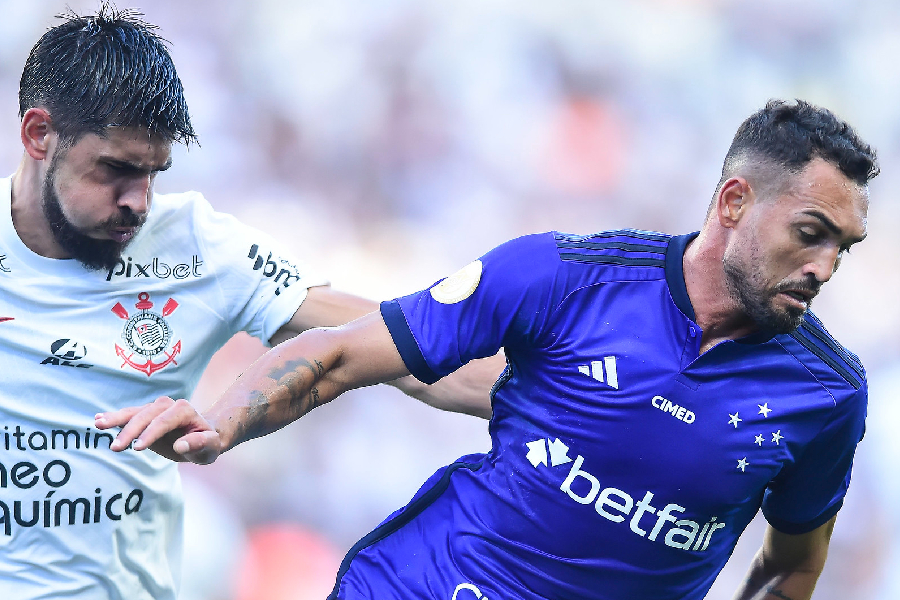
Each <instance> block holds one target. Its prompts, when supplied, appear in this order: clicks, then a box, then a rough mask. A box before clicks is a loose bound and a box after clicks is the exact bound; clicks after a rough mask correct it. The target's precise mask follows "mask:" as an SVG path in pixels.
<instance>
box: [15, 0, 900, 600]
mask: <svg viewBox="0 0 900 600" xmlns="http://www.w3.org/2000/svg"><path fill="white" fill-rule="evenodd" d="M96 5H97V4H96V2H95V1H93V0H92V1H80V0H71V1H70V2H68V3H66V2H63V1H58V0H29V1H28V2H23V1H22V0H0V139H2V140H4V143H3V144H2V145H0V170H3V172H4V174H7V173H11V172H13V170H14V169H15V167H16V165H17V164H18V160H19V157H20V155H21V146H20V145H19V143H18V119H17V100H16V91H17V86H18V79H19V76H20V74H21V69H22V65H23V63H24V60H25V57H26V55H27V52H28V50H29V49H30V47H31V45H32V44H33V43H34V41H35V40H36V39H37V38H38V36H39V35H40V34H41V33H42V32H43V31H44V30H45V29H46V28H47V27H49V26H51V25H52V24H53V23H54V19H53V18H52V16H53V15H54V14H57V13H59V12H62V11H63V10H65V8H66V6H71V7H72V8H74V9H75V10H77V11H81V12H85V11H93V10H94V9H95V8H96ZM119 6H120V7H127V6H133V4H130V3H127V2H124V1H121V2H119ZM141 8H142V10H143V12H144V13H145V14H146V15H147V18H148V20H150V21H152V22H154V23H157V24H158V25H160V27H161V32H162V35H163V36H164V37H166V38H167V39H168V40H170V41H171V42H172V54H173V57H174V59H175V62H176V65H177V67H178V70H179V74H180V76H181V78H182V81H183V82H184V85H185V89H186V94H187V98H188V102H189V104H190V106H191V110H192V115H193V120H194V124H195V126H196V128H197V130H198V132H199V134H200V139H201V144H202V145H201V146H200V147H192V148H191V149H190V150H189V151H185V150H184V149H183V148H178V149H176V150H175V156H174V158H175V168H173V169H172V170H171V171H170V172H167V173H166V174H165V175H164V176H163V177H161V178H160V180H159V182H158V184H157V189H158V190H159V191H164V192H165V191H183V190H187V189H197V190H200V191H202V192H203V193H204V194H205V195H206V197H207V198H208V199H209V200H210V201H211V202H212V203H213V205H214V206H216V207H217V208H218V209H220V210H223V211H227V212H231V213H233V214H235V215H237V216H238V217H239V218H241V219H242V220H243V221H245V222H247V223H249V224H252V225H254V226H256V227H259V228H261V229H263V230H266V231H268V232H270V233H271V234H272V235H274V236H275V237H277V238H278V239H280V240H281V241H282V242H283V243H285V244H286V245H288V246H289V247H291V248H292V249H293V251H294V252H295V254H296V255H297V256H298V257H300V258H301V259H302V260H304V261H306V262H308V263H311V264H313V265H314V266H315V267H316V268H317V269H318V270H319V271H321V272H323V273H325V274H326V275H328V276H329V277H330V278H331V280H332V282H333V284H334V285H335V287H337V288H340V289H343V290H347V291H351V292H355V293H357V294H361V295H365V296H368V297H371V298H374V299H384V298H389V297H393V296H396V295H402V294H404V293H408V292H411V291H414V290H417V289H420V288H422V287H425V286H427V285H429V284H431V283H432V282H433V281H435V280H437V279H439V278H441V277H443V276H445V275H447V274H449V273H451V272H452V271H454V270H456V269H457V268H458V267H460V266H462V265H464V264H466V263H468V262H469V261H470V260H472V259H473V258H474V257H476V256H478V255H480V254H481V253H483V252H484V251H486V250H488V249H489V248H491V247H493V246H494V245H496V244H498V243H500V242H502V241H504V240H506V239H508V238H511V237H514V236H517V235H521V234H525V233H529V232H534V231H543V230H547V229H558V230H563V231H569V232H574V233H590V232H593V231H597V230H601V229H609V228H619V227H635V228H641V229H651V230H663V231H667V232H672V233H682V232H687V231H691V230H694V229H697V228H698V227H699V225H700V223H701V220H702V218H703V215H704V213H705V210H706V207H707V204H708V202H709V200H710V197H711V193H712V190H713V187H714V186H715V183H716V181H717V179H718V175H719V169H720V166H721V159H722V157H723V155H724V153H725V150H726V149H727V147H728V144H729V142H730V139H731V135H732V134H733V132H734V130H735V129H736V127H737V125H738V124H739V123H740V121H741V120H742V119H743V118H744V117H746V116H747V115H748V114H750V113H751V112H752V111H754V110H756V109H757V108H759V107H760V106H762V105H763V104H764V103H765V101H766V100H767V99H768V98H770V97H783V98H794V97H800V98H804V99H807V100H810V101H812V102H815V103H818V104H822V105H825V106H827V107H829V108H831V109H833V110H834V111H836V112H837V113H838V114H840V115H841V116H843V117H845V118H846V119H848V120H849V121H850V122H851V123H853V124H854V125H855V126H857V128H858V129H859V131H860V132H861V134H862V135H863V137H864V138H865V139H867V140H868V141H870V142H871V143H873V144H874V145H875V146H876V148H877V149H878V151H879V152H880V157H881V162H882V168H883V174H882V175H881V176H880V177H879V178H878V179H877V180H876V181H875V182H874V184H873V185H872V205H871V209H870V219H869V232H870V235H869V239H868V240H867V241H866V242H865V243H864V244H862V245H860V246H859V247H858V248H855V249H854V250H853V252H852V255H850V256H849V257H848V258H847V259H846V260H845V263H844V266H843V267H842V268H841V271H840V273H839V274H838V276H837V277H836V278H835V280H834V281H833V282H832V283H830V284H829V285H828V286H826V287H825V288H824V291H823V293H822V294H821V295H820V297H819V298H818V299H817V301H816V305H815V309H816V311H817V313H818V314H819V315H820V316H822V317H823V319H824V320H825V322H826V323H827V324H828V326H829V328H830V330H831V331H832V333H834V334H835V335H836V337H838V339H840V340H841V341H842V342H843V343H844V344H845V345H846V346H848V347H849V348H851V349H852V350H854V351H855V352H856V353H857V354H859V355H860V356H861V357H862V359H863V362H864V363H865V364H866V366H867V368H868V371H869V376H870V385H871V400H870V409H869V414H870V418H869V423H868V432H867V435H866V438H865V440H864V442H863V443H862V445H861V446H860V450H859V453H858V458H857V464H856V468H855V471H854V484H853V486H852V487H851V490H850V494H849V496H848V499H847V502H846V505H845V508H844V510H843V511H842V512H841V514H840V517H839V519H838V524H837V528H836V531H835V535H834V539H833V543H832V550H831V555H830V557H829V561H828V566H827V567H826V571H825V574H824V576H823V578H822V579H821V580H820V585H819V589H818V590H817V592H816V595H815V598H817V599H818V600H827V599H843V598H854V599H855V600H888V599H896V598H898V597H900V542H898V539H900V475H898V474H897V470H896V467H895V465H896V464H897V463H898V462H900V435H896V434H895V432H894V428H895V424H896V423H898V422H900V401H898V399H897V398H896V397H895V396H896V394H895V393H894V392H893V390H894V389H895V388H896V387H897V386H898V385H900V343H898V333H900V309H898V307H897V302H896V296H897V292H898V288H900V267H898V256H900V253H898V246H900V236H898V235H897V231H898V230H900V205H898V202H897V192H896V190H897V189H898V173H900V144H898V142H900V66H898V64H897V57H898V56H900V4H898V3H896V2H893V1H892V0H827V1H826V0H752V1H750V0H747V1H737V0H628V1H626V0H621V1H613V0H566V1H560V2H548V1H538V0H516V1H501V0H490V1H488V0H480V1H475V0H455V1H453V2H441V1H437V0H377V1H375V0H330V1H329V2H315V1H311V0H306V1H294V2H288V1H286V0H256V1H254V2H250V1H249V0H216V1H212V0H191V1H189V2H183V1H180V0H153V2H147V3H146V4H145V5H144V6H142V7H141ZM261 351H262V348H261V346H260V345H259V344H258V343H256V342H254V341H253V340H251V339H249V338H247V337H239V338H237V339H235V340H233V341H232V342H231V343H230V344H229V345H228V346H227V347H226V348H225V349H224V350H223V351H222V352H220V354H219V355H218V356H217V357H216V359H215V360H214V362H213V364H212V366H211V367H210V369H209V371H208V372H207V374H206V376H204V379H203V382H202V384H201V386H200V389H199V390H198V392H197V394H196V396H195V398H194V400H195V402H197V403H198V404H201V405H206V404H208V403H209V402H211V401H212V400H213V399H214V398H215V397H216V395H217V394H218V393H219V392H221V391H222V390H223V389H224V388H225V387H226V386H227V384H228V383H229V382H230V381H231V380H233V378H234V377H236V376H237V374H238V373H239V372H240V371H241V369H242V368H243V366H245V365H246V364H247V363H248V362H250V361H251V360H252V359H254V358H255V357H256V356H257V355H258V354H259V353H260V352H261ZM488 446H489V440H488V437H487V433H486V423H485V422H483V421H480V420H476V419H470V418H467V417H462V416H458V415H450V414H445V413H440V412H438V411H434V410H431V409H428V408H426V407H424V406H421V405H419V404H417V403H416V402H415V401H413V400H410V399H407V398H405V397H403V396H402V395H401V394H400V393H399V392H396V391H395V390H393V389H391V388H384V389H381V388H372V389H367V390H362V391H357V392H353V393H351V394H348V395H347V396H345V397H343V398H341V399H340V400H338V401H336V402H334V403H332V404H330V405H328V406H326V407H323V408H320V409H318V410H317V411H315V412H314V413H313V414H311V415H309V416H308V417H307V418H305V419H303V420H302V421H301V422H299V423H296V424H294V425H292V426H291V427H288V428H287V429H286V430H283V431H281V432H279V433H277V434H275V435H272V436H270V437H269V438H267V439H264V440H257V441H254V442H251V443H249V444H247V445H245V446H243V447H240V448H238V449H236V450H235V451H233V452H231V453H229V454H228V455H226V456H224V457H223V458H222V459H220V461H219V462H218V463H217V464H216V465H213V466H212V467H204V468H200V467H186V468H184V469H183V473H184V475H185V488H186V490H187V492H188V498H189V505H188V520H187V546H186V550H187V551H186V554H187V564H186V567H185V581H184V593H183V598H184V600H256V599H262V598H265V599H266V600H282V599H287V598H292V599H294V600H305V599H306V598H321V597H323V595H324V592H323V590H328V589H330V587H331V585H332V582H333V573H334V571H335V569H336V566H337V563H338V561H339V560H340V557H341V556H342V555H343V552H344V551H345V550H346V549H347V548H348V547H349V546H350V545H351V544H352V543H353V542H354V541H355V540H356V539H357V538H358V537H360V536H361V535H362V534H364V533H365V532H367V531H368V530H369V529H370V528H371V527H373V526H374V525H375V524H376V523H377V522H378V521H379V520H380V519H381V518H383V517H384V516H386V515H387V514H388V513H389V512H390V511H392V510H393V509H395V508H397V507H398V506H400V505H402V504H403V503H405V501H406V500H407V499H408V498H409V497H410V496H411V495H412V493H413V492H414V491H415V489H416V487H417V486H418V484H419V483H421V482H422V481H424V479H425V478H426V477H427V475H429V474H430V473H431V472H432V471H433V470H434V469H435V468H437V467H439V466H440V465H443V464H445V463H447V462H450V461H452V460H453V459H455V458H456V457H457V456H459V455H461V454H465V453H468V452H472V451H479V450H486V449H487V448H488ZM761 531H762V524H761V523H760V522H759V521H756V522H754V524H753V525H752V526H751V528H750V529H749V530H748V532H747V534H746V535H745V539H744V540H743V541H742V542H741V543H740V544H739V546H738V549H737V550H736V552H735V556H734V557H733V559H732V561H731V562H730V563H729V566H728V567H727V568H726V570H725V571H724V572H723V574H722V576H721V577H720V579H719V581H718V582H717V583H716V585H715V587H714V588H713V591H712V593H711V594H710V598H728V597H730V594H731V591H732V590H733V588H734V586H735V585H736V583H737V581H739V579H740V578H741V576H742V575H743V573H744V569H745V568H746V566H747V564H748V561H749V559H750V556H751V555H752V553H753V552H754V551H755V549H756V547H757V546H758V543H759V541H760V535H761Z"/></svg>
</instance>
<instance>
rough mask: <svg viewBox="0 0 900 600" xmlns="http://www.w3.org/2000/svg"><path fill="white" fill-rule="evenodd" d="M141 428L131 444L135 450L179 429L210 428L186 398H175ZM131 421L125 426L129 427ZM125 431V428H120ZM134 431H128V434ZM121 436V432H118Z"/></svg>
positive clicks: (145, 446)
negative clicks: (175, 399)
mask: <svg viewBox="0 0 900 600" xmlns="http://www.w3.org/2000/svg"><path fill="white" fill-rule="evenodd" d="M138 416H139V415H138ZM142 424H143V427H142V430H141V431H139V432H136V439H135V440H134V445H133V446H132V447H133V448H134V449H135V450H143V449H144V448H147V447H149V446H150V445H151V444H154V443H155V442H157V441H158V440H160V439H162V438H163V437H164V436H166V435H169V434H171V433H175V432H178V431H179V430H187V431H205V430H209V429H212V428H211V427H210V425H209V423H207V422H206V419H204V418H203V417H202V416H200V414H199V413H198V412H197V410H196V409H195V408H194V407H193V406H191V403H190V402H188V401H187V400H177V401H175V402H173V403H172V404H171V405H170V406H168V407H167V408H166V409H165V410H163V411H162V412H159V413H158V414H156V415H155V416H154V417H153V418H152V419H150V420H149V422H146V423H142ZM130 426H131V422H129V424H128V425H127V426H126V427H130ZM122 432H125V429H123V430H122ZM132 433H135V431H131V432H129V434H132ZM119 435H120V436H121V433H120V434H119Z"/></svg>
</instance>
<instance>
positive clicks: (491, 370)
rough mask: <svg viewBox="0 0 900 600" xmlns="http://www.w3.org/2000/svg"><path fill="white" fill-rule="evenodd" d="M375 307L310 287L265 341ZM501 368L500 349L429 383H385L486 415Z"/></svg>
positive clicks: (328, 324) (437, 402)
mask: <svg viewBox="0 0 900 600" xmlns="http://www.w3.org/2000/svg"><path fill="white" fill-rule="evenodd" d="M377 310H378V304H377V303H376V302H373V301H372V300H367V299H365V298H361V297H359V296H354V295H352V294H347V293H344V292H340V291H338V290H335V289H333V288H331V287H330V286H318V287H312V288H310V289H309V291H308V292H307V296H306V299H305V300H304V301H303V303H302V304H301V305H300V308H298V309H297V312H295V313H294V316H293V317H292V318H291V320H290V321H288V322H287V323H285V324H284V326H282V327H281V329H279V330H278V331H277V332H276V333H275V335H273V336H272V339H271V340H269V341H270V343H271V344H272V345H273V346H275V345H276V344H279V343H282V342H284V341H286V340H289V339H291V338H293V337H294V336H296V335H298V334H300V333H302V332H303V331H306V330H307V329H310V328H313V327H333V326H336V325H343V324H344V323H347V322H349V321H352V320H353V319H356V318H359V317H362V316H363V315H366V314H368V313H370V312H373V311H377ZM504 368H506V358H505V356H504V355H503V353H502V352H501V353H500V354H497V355H495V356H492V357H489V358H482V359H479V360H473V361H471V362H469V363H468V364H466V365H464V366H463V367H462V368H461V369H459V370H458V371H456V372H455V373H452V374H450V375H448V376H446V377H444V378H443V379H441V380H440V381H438V382H437V383H434V384H432V385H426V384H424V383H422V382H421V381H419V380H418V379H416V378H415V377H412V376H407V377H402V378H400V379H396V380H394V381H388V382H387V383H388V385H392V386H394V387H396V388H397V389H399V390H401V391H402V392H403V393H405V394H407V395H409V396H412V397H413V398H416V399H417V400H420V401H422V402H424V403H425V404H428V405H429V406H433V407H435V408H439V409H441V410H447V411H450V412H459V413H465V414H469V415H474V416H477V417H483V418H485V419H489V418H491V397H490V393H491V387H492V386H493V385H494V382H495V381H497V378H498V377H499V376H500V373H502V372H503V369H504Z"/></svg>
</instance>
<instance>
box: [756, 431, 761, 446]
mask: <svg viewBox="0 0 900 600" xmlns="http://www.w3.org/2000/svg"><path fill="white" fill-rule="evenodd" d="M754 441H755V442H756V445H757V446H762V443H763V435H762V434H761V433H760V434H759V435H758V436H756V440H754Z"/></svg>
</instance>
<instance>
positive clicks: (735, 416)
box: [728, 413, 743, 429]
mask: <svg viewBox="0 0 900 600" xmlns="http://www.w3.org/2000/svg"><path fill="white" fill-rule="evenodd" d="M728 416H729V417H731V419H730V420H729V421H728V424H729V425H734V428H735V429H737V424H738V423H739V422H741V421H743V419H742V418H740V417H738V413H734V414H731V413H728Z"/></svg>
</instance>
